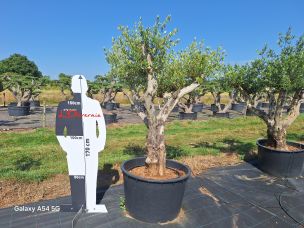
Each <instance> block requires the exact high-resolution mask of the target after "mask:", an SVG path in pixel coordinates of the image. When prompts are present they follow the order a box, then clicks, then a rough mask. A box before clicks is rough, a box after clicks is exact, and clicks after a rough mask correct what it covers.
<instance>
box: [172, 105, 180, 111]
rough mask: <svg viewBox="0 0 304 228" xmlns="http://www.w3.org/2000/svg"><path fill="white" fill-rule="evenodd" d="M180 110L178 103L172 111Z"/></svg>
mask: <svg viewBox="0 0 304 228" xmlns="http://www.w3.org/2000/svg"><path fill="white" fill-rule="evenodd" d="M178 111H179V107H178V105H176V106H174V108H173V109H172V111H171V112H178Z"/></svg>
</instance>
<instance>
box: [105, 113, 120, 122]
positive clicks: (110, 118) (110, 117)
mask: <svg viewBox="0 0 304 228" xmlns="http://www.w3.org/2000/svg"><path fill="white" fill-rule="evenodd" d="M103 116H104V119H105V122H106V124H111V123H116V122H117V114H116V113H105V114H103Z"/></svg>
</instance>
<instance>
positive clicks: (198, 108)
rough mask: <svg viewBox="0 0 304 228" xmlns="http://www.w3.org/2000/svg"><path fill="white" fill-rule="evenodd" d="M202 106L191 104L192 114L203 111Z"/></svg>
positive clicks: (200, 104)
mask: <svg viewBox="0 0 304 228" xmlns="http://www.w3.org/2000/svg"><path fill="white" fill-rule="evenodd" d="M203 107H204V105H203V104H202V103H197V104H193V106H192V112H201V111H203Z"/></svg>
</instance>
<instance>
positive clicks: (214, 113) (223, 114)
mask: <svg viewBox="0 0 304 228" xmlns="http://www.w3.org/2000/svg"><path fill="white" fill-rule="evenodd" d="M213 116H214V117H219V118H223V117H225V118H229V112H213Z"/></svg>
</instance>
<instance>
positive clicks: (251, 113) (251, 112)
mask: <svg viewBox="0 0 304 228" xmlns="http://www.w3.org/2000/svg"><path fill="white" fill-rule="evenodd" d="M246 116H255V113H254V112H253V111H251V110H250V109H247V110H246Z"/></svg>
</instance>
